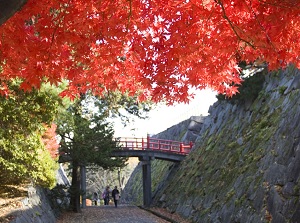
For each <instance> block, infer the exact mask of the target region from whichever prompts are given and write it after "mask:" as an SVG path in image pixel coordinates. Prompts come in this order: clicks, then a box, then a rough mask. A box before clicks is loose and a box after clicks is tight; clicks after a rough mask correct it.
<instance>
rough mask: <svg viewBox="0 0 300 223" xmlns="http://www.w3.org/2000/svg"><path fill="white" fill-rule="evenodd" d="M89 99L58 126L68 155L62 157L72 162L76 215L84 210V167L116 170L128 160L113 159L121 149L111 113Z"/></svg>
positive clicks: (62, 147) (73, 107) (80, 101)
mask: <svg viewBox="0 0 300 223" xmlns="http://www.w3.org/2000/svg"><path fill="white" fill-rule="evenodd" d="M85 99H86V96H82V97H81V98H80V99H78V100H77V101H76V102H75V103H74V104H73V105H71V106H70V107H69V108H68V109H67V111H66V113H65V114H64V115H63V116H62V117H61V118H60V119H59V123H58V134H59V135H60V137H61V142H60V151H61V152H62V153H63V154H65V156H62V158H63V157H67V161H71V167H72V183H71V184H72V185H71V189H70V192H71V207H72V209H73V210H74V211H75V212H78V211H79V210H80V179H79V177H80V174H79V169H80V166H88V165H96V166H99V167H103V168H104V169H114V168H119V167H124V166H125V162H126V160H127V159H126V158H115V157H111V152H112V151H113V150H116V149H119V147H118V142H117V141H116V140H115V139H114V131H113V126H112V125H111V124H109V123H108V122H107V121H106V118H107V114H105V113H103V109H104V108H103V106H100V105H103V104H101V103H97V105H98V107H94V106H91V104H89V103H87V101H86V100H85ZM99 106H100V108H99ZM97 108H98V109H97ZM101 111H102V112H101ZM65 161H66V160H65Z"/></svg>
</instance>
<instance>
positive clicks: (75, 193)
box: [70, 161, 80, 212]
mask: <svg viewBox="0 0 300 223" xmlns="http://www.w3.org/2000/svg"><path fill="white" fill-rule="evenodd" d="M79 171H80V168H79V165H78V163H77V162H74V161H73V168H72V183H71V188H70V194H71V200H70V206H71V208H72V210H73V211H74V212H80V172H79Z"/></svg>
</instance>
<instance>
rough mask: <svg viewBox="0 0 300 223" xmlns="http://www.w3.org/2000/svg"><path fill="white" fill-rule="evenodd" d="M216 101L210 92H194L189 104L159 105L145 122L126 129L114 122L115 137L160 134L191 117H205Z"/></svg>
mask: <svg viewBox="0 0 300 223" xmlns="http://www.w3.org/2000/svg"><path fill="white" fill-rule="evenodd" d="M215 101H217V99H216V93H215V92H213V91H211V90H202V91H198V92H196V96H195V98H194V99H193V100H191V101H190V103H189V104H184V103H182V104H177V105H174V106H166V105H160V106H158V107H157V108H156V109H154V110H152V111H150V112H149V118H148V119H145V120H140V119H136V120H135V121H134V122H132V123H130V124H129V125H128V126H127V127H124V126H123V125H122V124H121V122H120V121H119V120H118V119H116V120H115V137H122V138H123V137H143V138H146V137H147V134H150V135H153V134H157V133H160V132H162V131H164V130H166V129H167V128H169V127H171V126H173V125H176V124H178V123H179V122H181V121H183V120H186V119H188V118H190V117H191V116H199V115H207V114H208V109H209V107H210V105H212V104H213V103H214V102H215Z"/></svg>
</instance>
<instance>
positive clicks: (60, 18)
mask: <svg viewBox="0 0 300 223" xmlns="http://www.w3.org/2000/svg"><path fill="white" fill-rule="evenodd" d="M70 2H71V0H69V2H68V4H67V5H70ZM67 5H65V6H64V8H65V9H66V8H67ZM60 13H61V9H60V10H59V14H60ZM65 14H66V10H64V13H63V14H62V15H59V16H58V18H57V21H58V23H57V25H56V26H55V28H54V31H53V33H52V36H51V44H50V47H49V53H48V60H49V59H50V55H51V54H50V50H51V48H52V46H53V43H54V38H55V33H56V31H57V29H58V27H59V26H60V24H62V20H63V18H64V16H65Z"/></svg>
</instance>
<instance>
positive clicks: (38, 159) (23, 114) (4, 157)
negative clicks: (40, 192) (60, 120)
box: [0, 82, 59, 187]
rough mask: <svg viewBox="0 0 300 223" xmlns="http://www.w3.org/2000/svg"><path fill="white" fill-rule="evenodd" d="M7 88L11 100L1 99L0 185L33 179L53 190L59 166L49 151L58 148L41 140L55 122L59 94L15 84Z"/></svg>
mask: <svg viewBox="0 0 300 223" xmlns="http://www.w3.org/2000/svg"><path fill="white" fill-rule="evenodd" d="M8 86H9V88H10V90H11V95H10V97H9V98H6V97H3V96H1V97H0V117H1V120H0V127H1V128H0V169H1V172H0V182H1V184H9V183H21V182H24V181H28V180H32V182H34V183H36V184H39V185H42V186H45V187H53V186H54V185H55V182H56V179H55V171H56V170H57V168H58V166H57V164H56V161H55V160H54V159H53V158H52V157H51V155H50V151H52V154H53V153H55V152H54V151H55V149H57V145H56V144H55V143H46V142H45V141H43V138H45V136H46V135H47V134H46V133H47V130H48V129H49V128H50V126H51V123H52V122H53V120H54V117H55V114H56V111H57V107H58V101H59V98H58V95H57V94H53V92H51V90H50V89H49V88H47V87H46V86H45V87H43V88H42V89H41V90H39V91H37V90H33V91H31V92H24V91H22V90H20V89H19V84H18V83H17V82H12V83H9V84H8ZM56 152H57V151H56ZM53 155H54V154H53Z"/></svg>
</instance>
